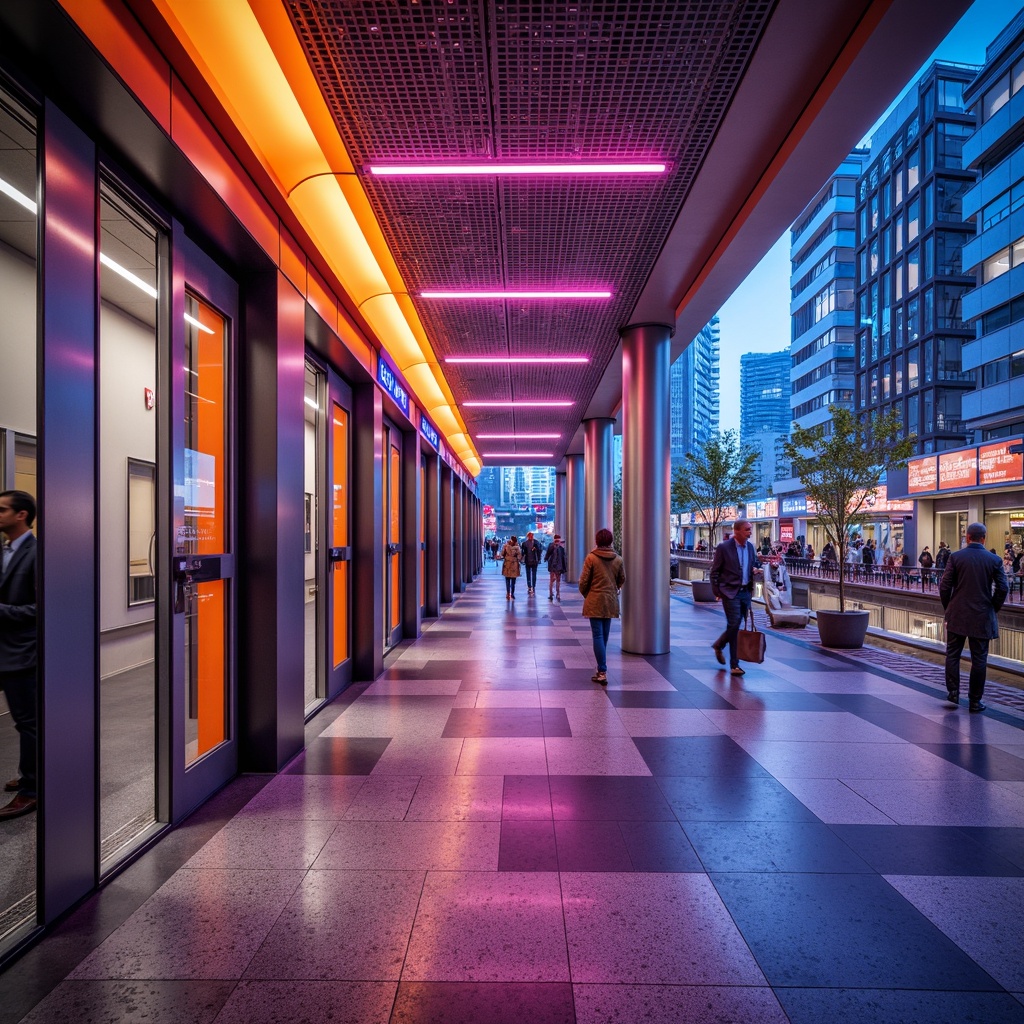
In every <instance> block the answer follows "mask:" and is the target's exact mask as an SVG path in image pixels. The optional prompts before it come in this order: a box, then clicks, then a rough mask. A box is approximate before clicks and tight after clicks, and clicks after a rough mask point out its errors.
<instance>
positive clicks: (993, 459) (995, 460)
mask: <svg viewBox="0 0 1024 1024" xmlns="http://www.w3.org/2000/svg"><path fill="white" fill-rule="evenodd" d="M1020 447H1021V441H1020V440H1016V441H999V442H995V441H993V442H992V444H983V445H982V446H981V447H980V448H979V449H978V482H979V483H980V484H982V485H983V486H984V485H985V484H1011V483H1019V482H1020V481H1021V480H1024V454H1021V453H1020V452H1011V451H1010V448H1020Z"/></svg>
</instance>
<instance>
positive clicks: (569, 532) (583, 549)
mask: <svg viewBox="0 0 1024 1024" xmlns="http://www.w3.org/2000/svg"><path fill="white" fill-rule="evenodd" d="M583 484H584V481H583V456H582V455H567V456H566V457H565V561H566V567H567V568H566V573H565V579H566V582H568V583H576V582H577V581H578V580H579V578H580V570H581V569H582V568H583V559H584V558H586V557H587V552H588V551H589V550H590V548H591V547H592V546H593V539H594V538H593V537H591V538H590V540H591V543H589V544H588V543H587V531H586V526H585V522H586V520H585V513H584V501H583V489H584V488H583Z"/></svg>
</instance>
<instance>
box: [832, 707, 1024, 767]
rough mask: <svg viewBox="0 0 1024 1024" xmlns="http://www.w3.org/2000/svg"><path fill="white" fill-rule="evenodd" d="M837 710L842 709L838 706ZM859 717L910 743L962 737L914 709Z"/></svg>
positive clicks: (859, 715)
mask: <svg viewBox="0 0 1024 1024" xmlns="http://www.w3.org/2000/svg"><path fill="white" fill-rule="evenodd" d="M837 710H841V709H839V708H838V707H837ZM858 717H859V718H862V719H863V720H864V721H865V722H870V723H871V724H872V725H877V726H878V728H879V729H885V731H886V732H890V733H892V734H893V735H894V736H899V738H900V739H901V740H907V742H909V743H954V742H956V741H957V740H959V739H960V734H959V733H958V732H957V731H956V730H955V729H950V728H948V727H947V726H945V725H943V724H942V722H936V721H933V720H932V719H930V718H924V717H923V716H921V715H915V714H914V713H913V712H912V711H898V710H894V711H893V712H892V713H890V712H887V711H862V712H859V713H858ZM1022 764H1024V762H1022Z"/></svg>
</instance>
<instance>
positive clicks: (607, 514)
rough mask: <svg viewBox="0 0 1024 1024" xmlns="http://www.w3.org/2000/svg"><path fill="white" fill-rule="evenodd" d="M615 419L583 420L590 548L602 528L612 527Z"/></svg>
mask: <svg viewBox="0 0 1024 1024" xmlns="http://www.w3.org/2000/svg"><path fill="white" fill-rule="evenodd" d="M614 436H615V420H612V419H594V420H584V421H583V463H584V471H583V477H584V494H585V495H586V498H585V499H584V519H585V525H584V529H585V530H586V535H587V545H588V549H589V546H590V544H591V543H592V542H593V539H594V534H595V533H597V531H598V530H600V529H603V528H606V529H609V530H610V529H612V518H613V516H612V507H613V506H612V498H613V490H614V480H613V479H612V438H613V437H614Z"/></svg>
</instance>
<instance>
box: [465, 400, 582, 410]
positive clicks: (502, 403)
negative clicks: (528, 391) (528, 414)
mask: <svg viewBox="0 0 1024 1024" xmlns="http://www.w3.org/2000/svg"><path fill="white" fill-rule="evenodd" d="M462 404H463V405H465V406H473V407H477V408H481V407H484V406H513V405H514V406H548V407H550V406H567V405H575V404H576V403H575V402H562V401H558V402H546V401H530V400H525V401H524V400H523V399H510V400H508V401H504V400H503V401H495V402H463V403H462Z"/></svg>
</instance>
